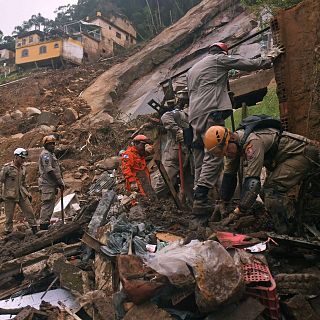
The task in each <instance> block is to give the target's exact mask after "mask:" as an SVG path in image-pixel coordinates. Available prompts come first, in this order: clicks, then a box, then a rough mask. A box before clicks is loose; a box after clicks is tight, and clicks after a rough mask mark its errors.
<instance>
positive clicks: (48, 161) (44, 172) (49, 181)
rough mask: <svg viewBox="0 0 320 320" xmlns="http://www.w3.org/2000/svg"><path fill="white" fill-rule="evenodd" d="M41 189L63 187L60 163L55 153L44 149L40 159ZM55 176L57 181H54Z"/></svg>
mask: <svg viewBox="0 0 320 320" xmlns="http://www.w3.org/2000/svg"><path fill="white" fill-rule="evenodd" d="M39 174H40V176H39V180H38V182H39V187H40V188H41V187H42V186H50V187H54V188H57V187H58V186H59V185H63V180H62V174H61V168H60V164H59V161H58V159H57V157H56V156H55V154H54V153H51V152H49V151H48V150H46V149H43V150H42V152H41V154H40V157H39ZM52 174H54V176H55V179H53V177H52Z"/></svg>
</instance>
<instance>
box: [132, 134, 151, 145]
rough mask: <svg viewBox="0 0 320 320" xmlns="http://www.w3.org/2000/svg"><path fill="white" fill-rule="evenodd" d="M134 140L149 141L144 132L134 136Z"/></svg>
mask: <svg viewBox="0 0 320 320" xmlns="http://www.w3.org/2000/svg"><path fill="white" fill-rule="evenodd" d="M133 141H136V142H144V143H148V141H149V139H148V138H147V137H146V136H145V135H144V134H138V135H137V136H135V137H134V138H133Z"/></svg>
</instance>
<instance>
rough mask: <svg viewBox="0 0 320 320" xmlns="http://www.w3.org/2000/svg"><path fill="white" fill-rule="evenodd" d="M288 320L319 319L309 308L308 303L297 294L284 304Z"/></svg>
mask: <svg viewBox="0 0 320 320" xmlns="http://www.w3.org/2000/svg"><path fill="white" fill-rule="evenodd" d="M284 305H285V309H286V311H287V313H288V314H287V315H288V318H287V319H292V320H305V319H308V320H319V317H318V316H317V314H316V313H315V312H314V310H313V309H312V308H311V306H310V304H309V302H308V301H307V300H306V299H305V298H304V297H303V295H301V294H298V295H296V296H294V297H293V298H291V299H290V300H289V301H288V302H285V303H284Z"/></svg>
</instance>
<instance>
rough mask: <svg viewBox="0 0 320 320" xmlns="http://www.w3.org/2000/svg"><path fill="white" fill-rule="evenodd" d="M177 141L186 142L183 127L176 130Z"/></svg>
mask: <svg viewBox="0 0 320 320" xmlns="http://www.w3.org/2000/svg"><path fill="white" fill-rule="evenodd" d="M176 141H177V142H178V143H183V142H184V137H183V130H182V129H179V130H178V131H177V132H176Z"/></svg>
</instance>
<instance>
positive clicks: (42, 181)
mask: <svg viewBox="0 0 320 320" xmlns="http://www.w3.org/2000/svg"><path fill="white" fill-rule="evenodd" d="M42 143H43V148H44V149H43V150H42V152H41V154H40V157H39V174H40V176H39V189H40V193H41V210H40V229H41V230H47V229H48V227H49V224H50V218H51V216H52V213H53V209H54V205H55V197H56V194H57V192H58V189H60V192H61V193H63V190H64V182H63V179H62V174H61V169H60V165H59V161H58V159H57V158H56V156H55V154H54V149H55V144H56V138H55V136H54V135H49V136H45V137H44V138H43V141H42Z"/></svg>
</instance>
